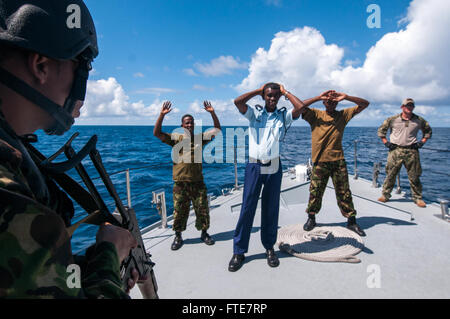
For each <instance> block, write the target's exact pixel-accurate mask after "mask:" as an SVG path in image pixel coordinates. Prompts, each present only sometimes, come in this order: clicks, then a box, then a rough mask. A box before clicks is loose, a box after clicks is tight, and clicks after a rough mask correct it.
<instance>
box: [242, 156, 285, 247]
mask: <svg viewBox="0 0 450 319" xmlns="http://www.w3.org/2000/svg"><path fill="white" fill-rule="evenodd" d="M282 177H283V171H282V168H281V161H280V163H279V167H278V171H277V172H276V173H274V174H261V164H259V163H247V166H246V167H245V181H244V194H243V199H242V207H241V213H240V216H239V220H238V223H237V225H236V229H235V231H234V238H233V243H234V245H233V252H234V253H235V254H245V253H246V252H247V251H248V244H249V241H250V233H251V230H252V226H253V220H254V218H255V212H256V207H257V205H258V199H259V195H260V193H261V188H262V186H263V185H264V188H263V191H262V196H261V242H262V244H263V246H264V248H266V249H271V248H273V245H275V243H276V241H277V233H278V213H279V208H280V191H281V179H282Z"/></svg>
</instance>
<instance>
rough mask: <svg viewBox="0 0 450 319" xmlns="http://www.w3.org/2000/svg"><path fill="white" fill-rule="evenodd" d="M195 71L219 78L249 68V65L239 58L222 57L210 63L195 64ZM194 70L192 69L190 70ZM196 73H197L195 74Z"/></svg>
mask: <svg viewBox="0 0 450 319" xmlns="http://www.w3.org/2000/svg"><path fill="white" fill-rule="evenodd" d="M194 67H195V69H196V70H197V71H198V72H200V73H202V74H203V75H205V76H219V75H224V74H231V73H232V72H233V71H234V70H238V69H245V68H247V63H245V62H240V61H239V58H234V57H232V56H230V55H229V56H223V55H222V56H220V57H218V58H215V59H213V60H211V62H210V63H195V64H194ZM189 70H192V69H189ZM194 73H195V72H194Z"/></svg>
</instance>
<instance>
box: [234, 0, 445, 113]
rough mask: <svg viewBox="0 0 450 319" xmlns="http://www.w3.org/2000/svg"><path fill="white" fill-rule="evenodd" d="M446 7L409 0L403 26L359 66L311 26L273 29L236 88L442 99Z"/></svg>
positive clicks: (394, 100)
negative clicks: (272, 85) (268, 86)
mask: <svg viewBox="0 0 450 319" xmlns="http://www.w3.org/2000/svg"><path fill="white" fill-rule="evenodd" d="M449 10H450V2H449V1H441V0H414V1H412V2H411V4H410V6H409V8H408V12H407V16H406V17H405V18H403V19H402V21H403V22H405V27H404V28H403V29H401V30H399V31H398V32H391V33H387V34H385V35H384V36H383V37H382V38H381V39H379V40H378V42H377V43H376V44H375V45H374V46H372V47H371V48H370V50H369V51H368V52H367V54H366V58H365V60H364V61H363V63H362V65H361V66H359V67H355V65H356V64H358V63H356V62H358V61H350V60H344V53H345V52H344V49H343V48H341V47H339V46H338V45H336V44H327V43H326V41H325V38H324V37H323V36H322V34H321V33H320V32H319V31H318V30H316V29H314V28H311V27H303V28H296V29H294V30H291V31H289V32H278V33H277V34H275V37H274V38H273V40H272V43H271V45H270V48H269V49H268V50H265V49H263V48H259V49H258V50H257V51H256V52H255V54H254V55H253V56H252V59H251V62H250V64H249V68H248V70H249V74H248V76H247V77H246V78H245V79H244V80H243V81H242V82H241V83H240V84H239V85H238V86H237V87H236V88H237V89H238V90H239V91H246V90H252V89H255V88H258V87H260V86H261V85H262V84H263V83H265V82H268V81H276V82H281V83H283V84H285V86H286V88H287V89H289V90H291V91H293V92H295V93H297V94H298V96H299V97H310V96H315V95H317V94H319V93H320V92H322V91H324V90H325V89H328V88H333V89H336V90H342V91H345V92H347V93H349V94H353V95H359V96H362V97H365V98H367V99H369V100H370V101H371V102H376V103H379V104H381V103H388V104H395V105H397V104H398V103H400V102H401V100H402V99H403V98H404V97H406V96H411V97H413V98H414V99H415V100H416V101H419V102H422V103H427V104H432V105H434V104H439V103H442V102H443V101H444V100H447V99H448V98H449V96H450V75H449V73H448V70H449V69H450V68H449V62H448V61H449V60H448V57H447V52H449V50H450V37H448V35H447V30H449V29H450V19H448V16H447V15H446V14H443V12H449Z"/></svg>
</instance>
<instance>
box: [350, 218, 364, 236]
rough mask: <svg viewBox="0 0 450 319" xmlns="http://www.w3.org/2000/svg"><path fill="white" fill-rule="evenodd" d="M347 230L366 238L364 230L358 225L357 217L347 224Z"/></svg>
mask: <svg viewBox="0 0 450 319" xmlns="http://www.w3.org/2000/svg"><path fill="white" fill-rule="evenodd" d="M347 228H348V229H350V230H352V231H354V232H355V233H357V234H358V235H359V236H362V237H364V236H366V233H365V232H364V230H362V229H361V228H360V227H359V225H358V224H357V223H356V218H355V216H352V217H350V218H349V219H348V222H347Z"/></svg>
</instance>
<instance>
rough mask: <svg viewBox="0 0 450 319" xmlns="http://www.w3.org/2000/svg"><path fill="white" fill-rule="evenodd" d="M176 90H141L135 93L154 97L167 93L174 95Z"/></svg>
mask: <svg viewBox="0 0 450 319" xmlns="http://www.w3.org/2000/svg"><path fill="white" fill-rule="evenodd" d="M174 92H176V90H174V89H171V88H143V89H140V90H137V91H136V93H138V94H154V95H158V96H159V95H161V94H167V93H174Z"/></svg>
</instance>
